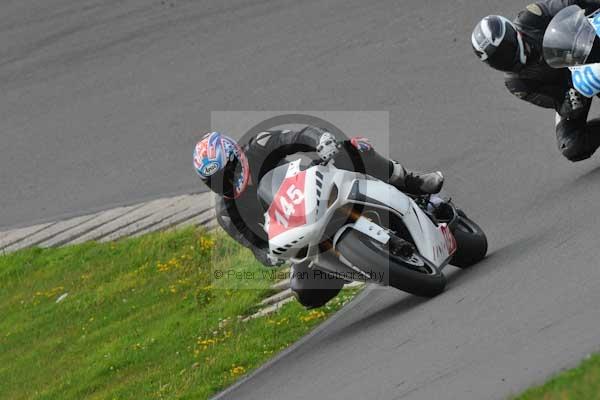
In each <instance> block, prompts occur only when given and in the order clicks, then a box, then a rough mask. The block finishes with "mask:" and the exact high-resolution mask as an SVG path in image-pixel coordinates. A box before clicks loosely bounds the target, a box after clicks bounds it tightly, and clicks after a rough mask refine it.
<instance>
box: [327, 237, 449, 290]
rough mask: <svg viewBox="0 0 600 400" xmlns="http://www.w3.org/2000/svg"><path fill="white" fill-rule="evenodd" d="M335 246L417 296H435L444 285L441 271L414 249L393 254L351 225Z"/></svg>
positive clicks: (361, 265) (366, 268) (359, 264)
mask: <svg viewBox="0 0 600 400" xmlns="http://www.w3.org/2000/svg"><path fill="white" fill-rule="evenodd" d="M336 250H337V251H339V252H340V253H341V255H342V256H343V257H344V258H345V259H346V260H347V261H349V262H350V264H352V265H354V266H355V267H357V268H359V269H360V270H362V271H365V272H373V273H375V274H384V275H383V276H384V277H387V278H388V279H389V285H390V286H392V287H394V288H396V289H399V290H402V291H405V292H408V293H411V294H414V295H417V296H422V297H433V296H436V295H438V294H440V293H441V292H443V291H444V288H445V286H446V278H445V276H444V275H443V274H442V273H441V271H440V270H439V269H438V268H436V267H435V266H434V265H433V264H431V263H430V262H429V261H427V260H426V259H425V258H423V257H421V255H420V254H419V253H418V252H417V251H415V252H414V253H413V254H412V255H410V256H409V257H405V256H400V255H394V254H392V253H390V252H389V249H388V248H387V246H385V245H382V244H381V243H380V242H377V241H376V240H374V239H372V238H371V237H369V236H367V235H365V234H363V233H361V232H358V231H356V230H354V229H348V230H347V231H346V232H344V233H343V234H342V236H341V237H340V239H339V240H338V242H337V243H336ZM388 266H389V268H388ZM376 276H381V275H376ZM384 280H385V278H384ZM379 283H381V282H379Z"/></svg>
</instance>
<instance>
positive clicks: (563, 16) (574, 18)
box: [543, 5, 596, 68]
mask: <svg viewBox="0 0 600 400" xmlns="http://www.w3.org/2000/svg"><path fill="white" fill-rule="evenodd" d="M595 37H596V31H595V29H594V27H593V26H592V24H591V23H590V21H589V20H588V19H587V17H586V16H585V11H583V10H582V9H581V8H579V7H578V6H576V5H572V6H569V7H566V8H564V9H563V10H561V11H560V12H559V13H558V14H556V16H555V17H554V18H553V19H552V21H550V24H549V25H548V28H547V29H546V33H545V34H544V44H543V45H544V59H545V60H546V63H547V64H548V65H549V66H551V67H552V68H564V67H571V66H574V65H581V64H585V62H586V60H587V58H588V56H589V55H590V52H591V51H592V45H593V44H594V38H595Z"/></svg>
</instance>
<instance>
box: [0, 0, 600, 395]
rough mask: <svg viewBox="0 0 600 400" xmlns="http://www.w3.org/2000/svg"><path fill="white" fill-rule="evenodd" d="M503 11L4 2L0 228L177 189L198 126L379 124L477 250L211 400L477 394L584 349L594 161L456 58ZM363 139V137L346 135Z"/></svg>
mask: <svg viewBox="0 0 600 400" xmlns="http://www.w3.org/2000/svg"><path fill="white" fill-rule="evenodd" d="M524 5H526V3H525V2H523V1H502V2H499V1H487V0H486V1H482V0H477V1H475V0H473V1H464V0H463V1H460V0H456V1H452V2H446V1H431V0H419V1H416V0H404V1H397V0H394V1H392V0H382V1H374V2H365V1H358V0H332V1H310V0H307V1H302V2H298V1H285V0H283V1H272V0H261V1H241V0H237V1H227V2H222V1H210V2H208V1H183V0H170V1H148V0H131V1H108V0H98V1H90V0H52V1H49V0H37V1H34V0H27V1H23V0H5V1H3V2H2V4H1V5H0V92H1V93H2V95H1V96H0V155H1V157H0V226H12V225H23V224H28V223H31V222H34V221H39V220H43V219H52V218H56V217H58V216H61V215H65V214H72V213H84V212H87V211H89V210H92V209H97V208H102V207H108V206H109V205H111V204H119V203H128V202H134V201H138V200H140V199H146V198H152V197H156V196H159V195H165V194H167V193H179V192H186V191H194V190H197V189H198V185H197V181H196V178H195V176H194V175H193V172H191V169H190V154H191V145H192V144H193V143H194V141H195V140H196V139H197V133H198V132H199V131H203V130H205V129H207V128H208V127H209V126H210V111H212V110H383V111H389V113H390V114H389V115H390V129H391V132H393V134H392V139H391V145H390V147H389V149H390V152H391V154H392V155H393V156H394V157H395V158H397V159H399V160H401V161H403V162H404V163H405V164H407V165H409V166H411V167H413V168H422V169H434V168H435V169H441V170H443V171H444V172H445V174H446V176H447V181H446V187H447V189H448V190H449V191H450V192H451V193H452V194H453V195H454V198H455V200H456V202H457V203H458V204H459V205H460V206H461V207H463V208H464V209H465V210H467V212H468V213H469V214H470V216H472V217H473V218H474V219H475V220H477V221H478V222H480V224H481V225H482V226H483V227H484V229H485V230H486V231H487V233H488V235H489V242H490V256H489V257H488V258H487V259H486V260H485V261H484V262H482V263H481V264H480V265H478V266H476V267H475V268H473V269H471V270H468V271H457V270H450V269H449V270H448V273H449V284H448V288H447V290H446V292H445V293H443V294H442V295H440V296H438V297H436V298H434V299H431V300H423V299H419V298H415V297H411V296H408V295H405V294H403V293H401V292H397V291H395V290H392V289H368V291H367V292H366V293H365V294H364V295H363V296H362V300H361V301H360V302H357V303H355V304H354V305H352V306H351V307H349V308H348V309H346V310H345V311H344V312H342V313H341V314H339V315H338V316H337V317H335V318H334V319H333V320H331V321H330V322H329V323H328V324H327V326H326V327H325V328H324V329H321V330H319V332H318V333H317V334H315V335H313V336H312V337H310V338H308V340H305V341H304V342H302V344H301V345H300V346H298V347H296V348H294V349H293V351H291V352H289V353H288V354H287V355H286V356H284V357H282V358H280V359H278V360H276V361H275V362H274V363H273V364H272V365H270V367H269V368H266V369H263V370H261V371H260V372H259V373H258V374H256V375H254V376H253V377H252V378H251V379H250V380H249V381H246V382H244V383H242V384H241V385H240V386H238V387H236V388H234V389H233V390H232V391H230V392H228V393H227V394H226V395H225V397H226V398H232V399H246V400H249V399H261V400H265V399H311V398H318V399H399V398H402V399H405V398H406V399H427V400H431V399H441V398H444V399H488V398H492V399H497V398H504V397H506V396H507V395H509V394H511V393H515V392H518V391H520V390H522V389H524V388H526V387H527V386H529V385H531V384H534V383H540V382H542V381H543V380H545V379H546V378H547V377H549V376H550V375H551V374H553V373H555V372H556V371H558V370H560V369H561V368H564V367H567V366H571V365H574V363H576V362H577V361H578V360H580V359H581V358H583V357H584V356H585V355H586V354H588V353H590V352H592V351H595V350H600V333H599V332H600V308H599V307H598V304H600V291H599V290H597V288H598V287H599V286H600V271H599V268H598V259H597V254H598V244H599V242H600V240H599V238H598V237H599V235H598V232H599V230H600V229H599V228H598V226H599V224H600V218H599V214H600V213H599V211H600V205H599V202H598V200H599V196H598V189H597V187H598V184H599V183H600V168H599V167H600V161H599V160H598V157H597V156H596V157H594V158H592V159H591V160H589V161H585V162H581V163H578V164H571V163H569V162H568V161H566V160H565V159H563V158H562V156H561V155H560V154H559V153H558V151H557V150H556V146H555V141H554V132H553V115H552V113H551V112H549V111H545V110H540V109H536V108H534V107H533V106H531V105H528V104H527V103H524V102H521V101H519V100H517V99H516V98H513V97H512V96H511V95H509V94H508V93H507V92H506V91H505V90H504V88H503V83H502V76H501V74H498V73H494V72H492V71H490V70H487V69H485V68H484V67H483V66H482V65H480V64H479V62H478V61H477V60H476V59H475V57H474V56H473V54H472V52H471V49H470V45H469V34H470V30H471V28H472V27H473V25H474V24H475V22H476V21H477V19H478V18H479V17H481V16H483V15H486V14H490V13H504V14H508V15H514V14H515V13H516V12H517V10H519V9H520V8H521V7H523V6H524ZM350 133H360V134H363V135H369V132H364V131H363V132H350Z"/></svg>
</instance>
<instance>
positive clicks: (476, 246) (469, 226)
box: [450, 210, 488, 268]
mask: <svg viewBox="0 0 600 400" xmlns="http://www.w3.org/2000/svg"><path fill="white" fill-rule="evenodd" d="M452 234H453V235H454V239H456V247H457V248H456V253H454V256H453V257H452V260H450V264H452V265H454V266H455V267H458V268H467V267H470V266H471V265H473V264H476V263H478V262H479V261H481V260H483V258H484V257H485V255H486V253H487V249H488V243H487V238H486V236H485V233H484V232H483V230H482V229H481V227H480V226H479V225H477V224H476V223H475V222H473V221H472V220H471V219H469V217H467V216H466V214H465V213H464V212H463V211H461V210H458V219H457V221H456V223H455V224H454V226H453V229H452Z"/></svg>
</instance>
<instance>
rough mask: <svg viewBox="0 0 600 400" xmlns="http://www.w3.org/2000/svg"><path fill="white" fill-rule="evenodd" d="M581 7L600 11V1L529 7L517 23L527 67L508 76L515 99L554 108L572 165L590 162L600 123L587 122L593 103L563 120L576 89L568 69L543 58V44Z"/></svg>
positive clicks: (554, 1) (557, 0)
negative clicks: (564, 15)
mask: <svg viewBox="0 0 600 400" xmlns="http://www.w3.org/2000/svg"><path fill="white" fill-rule="evenodd" d="M574 4H575V5H578V6H579V7H581V8H583V9H585V10H586V14H589V13H591V12H594V11H596V10H597V9H598V8H600V0H542V1H538V2H536V3H532V4H530V5H528V6H527V7H526V8H525V9H524V10H522V11H521V12H520V13H519V14H518V15H517V18H515V20H514V21H513V22H514V24H515V26H516V27H517V30H518V31H519V32H521V34H522V36H523V41H524V42H525V46H526V48H527V49H528V56H527V63H526V65H525V66H524V67H523V68H522V69H521V70H519V71H518V72H514V73H508V74H507V77H506V81H505V84H506V87H507V88H508V90H509V91H510V92H511V93H513V94H514V95H515V96H517V97H519V98H520V99H523V100H525V101H528V102H530V103H533V104H535V105H537V106H540V107H544V108H554V109H555V110H556V111H557V116H556V138H557V144H558V148H559V150H560V151H561V153H562V154H563V155H564V156H565V157H566V158H567V159H569V160H571V161H580V160H584V159H586V158H589V157H590V156H591V155H592V154H593V153H594V151H595V150H596V148H598V146H599V145H600V120H597V119H596V120H591V121H589V122H586V121H587V116H588V112H589V109H590V106H591V100H588V99H585V105H584V107H585V109H584V110H583V112H581V113H579V114H578V116H577V117H576V118H573V117H569V116H561V115H560V114H559V113H558V111H559V110H560V108H561V105H562V104H563V101H564V99H565V96H566V93H567V91H568V90H569V89H571V88H572V84H571V74H570V72H569V70H568V69H567V68H560V69H555V68H551V67H550V66H548V64H546V62H545V61H544V58H543V52H542V43H543V39H544V33H545V31H546V27H547V26H548V24H549V23H550V21H551V20H552V18H553V17H554V16H555V15H556V14H557V13H558V12H559V11H560V10H562V9H563V8H565V7H568V6H570V5H574Z"/></svg>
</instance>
